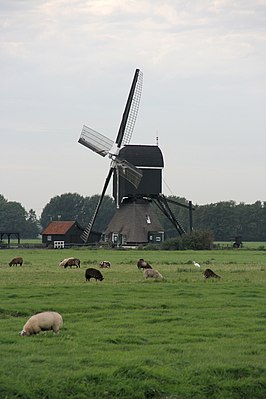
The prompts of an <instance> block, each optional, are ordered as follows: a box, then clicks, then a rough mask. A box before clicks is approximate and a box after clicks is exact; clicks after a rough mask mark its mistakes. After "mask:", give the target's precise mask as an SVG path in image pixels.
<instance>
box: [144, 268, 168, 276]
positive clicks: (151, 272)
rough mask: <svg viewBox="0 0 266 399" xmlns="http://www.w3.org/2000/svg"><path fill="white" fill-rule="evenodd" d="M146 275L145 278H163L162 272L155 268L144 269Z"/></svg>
mask: <svg viewBox="0 0 266 399" xmlns="http://www.w3.org/2000/svg"><path fill="white" fill-rule="evenodd" d="M144 277H145V278H163V276H162V275H161V273H159V272H158V270H154V269H146V270H144Z"/></svg>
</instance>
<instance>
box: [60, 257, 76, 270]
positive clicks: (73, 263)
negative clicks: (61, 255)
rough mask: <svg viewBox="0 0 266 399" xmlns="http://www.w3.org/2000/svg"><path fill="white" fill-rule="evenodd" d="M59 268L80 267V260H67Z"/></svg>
mask: <svg viewBox="0 0 266 399" xmlns="http://www.w3.org/2000/svg"><path fill="white" fill-rule="evenodd" d="M59 266H64V268H65V269H66V268H67V267H70V268H71V267H72V266H76V267H80V260H79V259H78V258H66V259H64V260H62V261H61V262H60V263H59Z"/></svg>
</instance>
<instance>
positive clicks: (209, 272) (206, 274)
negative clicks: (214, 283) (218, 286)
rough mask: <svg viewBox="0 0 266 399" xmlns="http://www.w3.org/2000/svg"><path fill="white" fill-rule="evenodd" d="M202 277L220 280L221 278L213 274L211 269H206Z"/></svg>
mask: <svg viewBox="0 0 266 399" xmlns="http://www.w3.org/2000/svg"><path fill="white" fill-rule="evenodd" d="M203 275H204V277H205V278H206V279H207V278H211V277H213V278H221V276H218V274H216V273H214V272H213V271H212V270H211V269H206V270H204V272H203Z"/></svg>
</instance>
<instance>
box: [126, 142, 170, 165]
mask: <svg viewBox="0 0 266 399" xmlns="http://www.w3.org/2000/svg"><path fill="white" fill-rule="evenodd" d="M119 157H120V158H123V159H125V160H126V161H128V162H130V163H132V164H133V165H135V166H146V167H161V168H163V167H164V161H163V154H162V151H161V150H160V148H159V147H158V146H157V145H126V146H125V147H123V148H122V149H121V150H120V151H119Z"/></svg>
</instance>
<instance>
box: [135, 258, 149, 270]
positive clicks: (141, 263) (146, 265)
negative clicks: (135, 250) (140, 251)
mask: <svg viewBox="0 0 266 399" xmlns="http://www.w3.org/2000/svg"><path fill="white" fill-rule="evenodd" d="M137 267H138V269H142V270H144V269H152V267H151V265H150V264H149V263H148V262H146V261H145V260H144V259H142V258H140V259H139V260H138V263H137Z"/></svg>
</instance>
